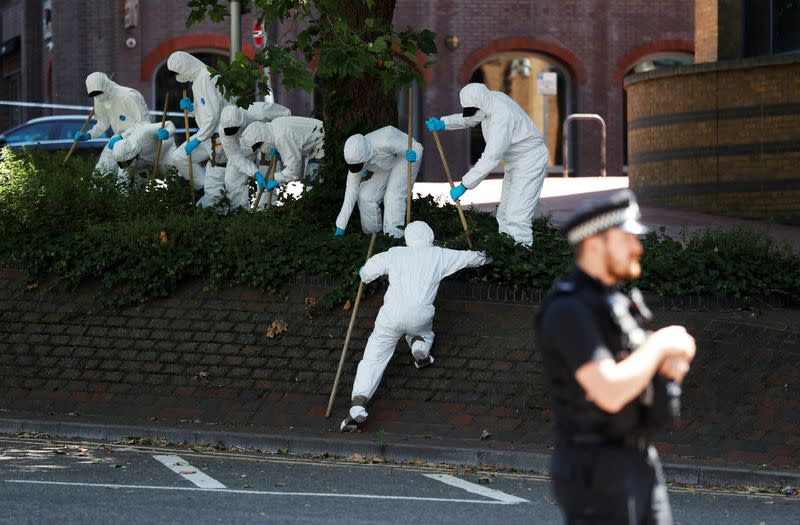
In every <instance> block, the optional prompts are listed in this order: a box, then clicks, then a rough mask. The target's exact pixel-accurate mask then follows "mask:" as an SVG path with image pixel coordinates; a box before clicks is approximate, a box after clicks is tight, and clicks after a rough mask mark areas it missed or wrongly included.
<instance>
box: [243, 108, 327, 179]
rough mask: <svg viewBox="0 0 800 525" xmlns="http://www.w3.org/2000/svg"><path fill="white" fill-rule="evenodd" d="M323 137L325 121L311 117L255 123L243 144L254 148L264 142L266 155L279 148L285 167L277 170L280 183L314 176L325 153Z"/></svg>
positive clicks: (263, 147) (247, 132) (249, 129)
mask: <svg viewBox="0 0 800 525" xmlns="http://www.w3.org/2000/svg"><path fill="white" fill-rule="evenodd" d="M324 140H325V132H324V130H323V128H322V121H321V120H317V119H315V118H308V117H278V118H276V119H275V120H273V121H272V122H253V123H252V124H250V125H249V126H247V129H246V130H244V133H242V143H244V145H245V147H247V148H250V149H251V150H252V148H253V145H254V144H257V143H259V142H262V143H263V144H262V145H261V151H262V152H263V153H266V154H267V155H269V154H270V152H271V151H272V148H275V149H276V150H278V153H279V154H280V156H281V162H282V163H283V169H282V170H280V171H276V172H275V181H276V182H278V183H280V184H286V183H287V182H292V181H296V180H302V179H303V177H309V178H312V177H313V172H315V169H316V167H317V166H316V165H317V164H318V161H320V160H322V158H323V157H324V156H325V144H324ZM310 164H314V166H311V165H310Z"/></svg>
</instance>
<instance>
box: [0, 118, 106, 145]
mask: <svg viewBox="0 0 800 525" xmlns="http://www.w3.org/2000/svg"><path fill="white" fill-rule="evenodd" d="M85 121H86V115H56V116H50V117H39V118H35V119H31V120H29V121H28V122H26V123H24V124H20V125H19V126H17V127H14V128H11V129H9V130H8V131H6V132H5V133H3V134H1V135H0V146H9V147H11V148H15V149H16V148H23V147H28V148H40V149H44V150H47V151H55V150H61V149H69V148H70V147H71V146H72V139H73V137H74V136H75V133H76V132H78V131H80V129H81V126H83V123H84V122H85ZM94 124H95V121H94V119H92V121H91V122H89V125H88V126H87V127H86V129H91V128H92V126H94ZM109 138H111V130H110V129H109V130H108V131H107V132H106V136H105V137H98V138H95V139H92V140H87V141H85V142H79V143H78V146H77V148H76V150H95V151H98V152H99V151H100V150H101V149H103V146H105V145H106V143H108V139H109Z"/></svg>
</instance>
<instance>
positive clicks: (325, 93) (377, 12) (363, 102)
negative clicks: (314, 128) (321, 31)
mask: <svg viewBox="0 0 800 525" xmlns="http://www.w3.org/2000/svg"><path fill="white" fill-rule="evenodd" d="M338 4H339V9H340V10H341V11H340V12H341V13H342V15H343V16H344V17H345V18H346V19H347V22H348V23H349V24H350V26H351V27H363V25H364V21H365V20H366V19H367V18H376V19H379V20H382V21H385V22H386V23H388V24H391V22H392V17H393V16H394V8H395V0H375V6H374V7H373V8H372V9H371V10H368V9H367V7H366V5H365V3H364V0H339V2H338ZM376 36H377V35H376ZM320 88H321V94H322V100H323V120H324V121H325V124H326V126H325V127H326V130H325V131H326V135H327V132H328V131H331V132H332V133H333V134H335V135H338V134H339V133H345V134H348V135H349V134H351V133H367V132H370V131H373V130H375V129H378V128H381V127H383V126H387V125H392V126H394V125H397V101H396V93H394V92H390V93H386V94H384V93H383V91H382V90H381V83H380V79H378V78H362V79H347V80H331V81H327V82H325V83H324V85H321V86H320ZM345 138H346V137H345ZM326 142H327V140H326ZM326 149H327V148H326Z"/></svg>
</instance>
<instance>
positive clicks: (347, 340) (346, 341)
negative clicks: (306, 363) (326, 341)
mask: <svg viewBox="0 0 800 525" xmlns="http://www.w3.org/2000/svg"><path fill="white" fill-rule="evenodd" d="M377 236H378V234H377V233H373V234H372V238H371V239H370V240H369V249H368V250H367V261H368V260H369V258H370V257H372V249H373V248H374V247H375V239H376V237H377ZM363 291H364V281H360V282H359V283H358V293H356V304H354V305H353V313H352V314H350V326H348V327H347V336H346V337H345V338H344V346H342V356H341V357H340V358H339V368H338V369H337V370H336V378H335V379H334V380H333V389H332V390H331V398H330V399H329V400H328V410H326V411H325V417H330V415H331V409H332V408H333V400H334V398H335V397H336V390H337V389H338V388H339V378H340V377H341V376H342V368H343V367H344V358H345V356H346V355H347V347H348V346H350V336H351V335H353V326H355V324H356V314H358V306H359V305H360V304H361V293H362V292H363Z"/></svg>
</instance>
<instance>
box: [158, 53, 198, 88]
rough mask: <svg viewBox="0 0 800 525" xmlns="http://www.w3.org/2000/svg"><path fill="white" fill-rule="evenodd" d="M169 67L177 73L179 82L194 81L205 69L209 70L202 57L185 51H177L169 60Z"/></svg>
mask: <svg viewBox="0 0 800 525" xmlns="http://www.w3.org/2000/svg"><path fill="white" fill-rule="evenodd" d="M167 68H169V70H170V71H173V72H175V73H177V76H176V78H177V80H178V82H194V81H195V80H197V77H198V75H200V73H202V72H203V71H208V66H206V65H205V64H204V63H203V62H201V61H200V59H197V58H195V57H193V56H192V55H190V54H189V53H186V52H184V51H175V52H174V53H172V54H171V55H170V56H169V59H168V60H167Z"/></svg>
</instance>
